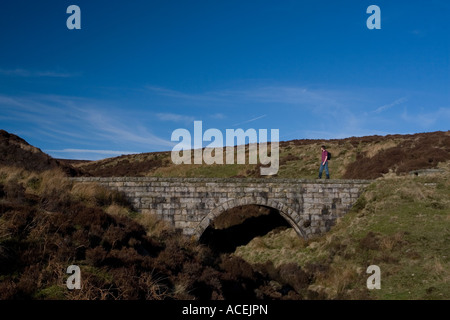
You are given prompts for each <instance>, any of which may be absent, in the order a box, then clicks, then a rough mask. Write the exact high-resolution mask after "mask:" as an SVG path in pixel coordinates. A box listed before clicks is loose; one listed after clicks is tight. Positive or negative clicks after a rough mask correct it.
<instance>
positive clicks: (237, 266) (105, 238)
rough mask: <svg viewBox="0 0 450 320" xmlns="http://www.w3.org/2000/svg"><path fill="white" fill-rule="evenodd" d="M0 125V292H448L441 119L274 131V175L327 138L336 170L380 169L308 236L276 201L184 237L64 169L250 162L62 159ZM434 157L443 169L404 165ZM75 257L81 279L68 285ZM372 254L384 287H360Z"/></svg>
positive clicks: (21, 295)
mask: <svg viewBox="0 0 450 320" xmlns="http://www.w3.org/2000/svg"><path fill="white" fill-rule="evenodd" d="M1 134H2V137H3V140H2V144H1V152H2V153H1V154H2V157H1V162H0V299H109V300H114V299H125V300H127V299H131V300H134V299H183V300H184V299H200V300H214V299H233V298H234V299H235V298H236V297H239V298H243V299H244V298H245V299H288V300H296V299H450V290H449V289H448V288H449V287H450V286H449V282H450V273H449V272H450V271H449V270H450V268H449V267H450V265H449V264H450V261H449V260H450V259H449V255H448V252H450V247H449V246H450V229H449V226H450V223H449V222H450V215H449V212H450V183H449V181H450V179H449V177H450V160H449V159H448V156H449V151H450V150H449V147H450V143H449V138H450V134H449V132H434V133H426V134H425V133H424V134H416V135H410V136H408V135H407V136H404V135H395V136H389V137H378V136H375V137H363V138H349V139H343V140H329V141H323V140H294V141H289V142H283V143H281V155H282V156H281V159H282V161H281V163H282V165H281V169H280V172H279V175H278V176H282V177H303V178H308V177H311V178H313V177H315V175H316V171H317V160H318V159H317V158H318V151H317V150H319V152H320V145H321V144H323V143H325V144H326V145H327V146H329V150H330V151H331V152H332V153H333V162H332V163H331V170H334V171H332V174H333V173H334V175H333V177H334V178H336V177H355V176H353V174H355V175H356V177H361V176H364V175H370V176H372V177H378V178H377V179H376V180H374V182H373V183H372V184H371V185H370V186H369V187H368V188H367V190H366V191H365V192H364V193H363V194H362V195H361V197H360V198H359V199H358V201H357V203H356V204H355V205H354V207H353V209H352V211H351V212H350V213H349V214H347V215H346V216H345V217H344V218H342V219H340V220H338V222H337V224H336V225H335V226H334V227H333V228H332V229H331V231H330V232H329V233H328V234H327V235H325V236H323V237H319V238H313V239H310V240H308V241H305V240H303V239H300V238H299V237H298V236H297V235H296V234H295V232H294V231H293V229H292V228H290V227H289V226H288V225H287V224H286V223H284V224H275V223H273V221H275V220H273V219H272V218H273V217H274V214H275V216H276V217H278V218H279V216H278V215H276V210H268V209H267V208H260V207H255V206H247V207H246V206H244V207H242V208H235V209H233V210H230V211H229V212H227V214H226V215H222V216H220V217H218V218H217V219H216V220H215V221H214V227H215V228H217V229H218V230H219V233H220V231H222V230H226V229H227V228H229V227H233V228H235V229H236V227H240V228H241V229H240V230H242V232H243V233H245V234H251V231H252V230H253V227H254V225H252V222H253V221H259V223H260V222H261V221H263V220H264V219H259V220H257V219H258V218H259V217H261V216H264V217H267V218H270V219H271V220H270V221H272V222H271V223H273V225H271V226H272V229H273V228H275V227H276V228H275V229H273V230H272V231H270V232H268V233H267V234H265V235H260V236H256V237H254V238H253V239H252V240H251V241H250V242H249V243H246V244H241V245H240V246H239V247H237V249H235V248H231V249H230V247H227V246H224V245H223V244H221V243H212V244H211V243H208V242H205V244H199V243H197V242H193V241H191V240H190V239H188V238H186V237H184V236H182V235H180V234H179V233H178V232H177V231H176V230H174V229H172V228H171V227H170V226H168V225H166V224H165V223H164V222H163V221H160V220H157V219H156V218H155V217H154V216H152V215H140V214H138V213H137V212H135V211H134V210H133V208H132V207H131V206H130V204H129V203H128V202H127V201H126V199H125V198H124V196H123V195H122V194H120V193H117V192H112V191H110V190H106V189H104V188H102V187H100V186H99V185H96V184H79V183H75V182H71V181H69V180H68V179H67V176H68V175H77V174H78V175H79V174H84V175H102V174H103V175H108V174H112V173H114V172H118V173H121V174H122V175H162V176H163V175H167V176H195V175H197V174H198V176H210V177H211V176H256V175H257V174H256V172H257V170H256V169H257V166H247V169H243V168H239V166H237V165H233V166H229V167H228V168H227V166H222V167H221V166H194V165H192V166H178V167H174V166H173V165H171V164H170V163H168V162H167V160H168V159H170V158H168V157H169V156H170V155H169V154H168V153H148V154H141V155H130V156H122V157H117V158H111V159H104V160H101V161H96V162H83V161H81V162H80V161H59V160H55V159H52V158H51V157H49V156H48V155H45V154H44V153H42V152H41V151H40V150H39V149H37V148H34V147H32V146H30V145H29V144H28V143H26V142H25V141H24V140H22V139H21V138H19V137H17V136H14V135H10V134H8V133H6V132H1ZM396 150H399V151H396ZM16 158H17V159H16ZM72 165H73V166H74V167H72ZM244 167H246V166H244ZM434 167H439V168H441V169H442V172H441V173H437V174H430V175H426V176H418V177H416V176H411V175H403V174H402V173H405V172H408V171H410V170H415V169H423V168H434ZM356 169H358V170H356ZM115 170H116V171H115ZM246 170H247V171H246ZM100 173H101V174H100ZM274 211H275V212H274ZM266 220H267V219H266ZM264 221H265V220H264ZM267 221H269V220H267ZM277 223H278V222H277ZM245 228H247V229H245ZM246 241H248V240H246ZM71 264H76V265H78V266H80V268H81V272H82V274H83V283H82V286H83V288H82V290H80V291H78V290H74V291H70V290H68V289H67V288H66V286H65V281H66V279H67V277H68V275H67V274H66V273H65V270H66V268H67V266H69V265H71ZM372 264H375V265H378V266H380V268H381V272H382V289H381V290H372V291H369V290H368V289H367V288H366V283H365V281H366V279H367V277H368V276H369V275H368V274H366V273H365V270H366V268H367V266H369V265H372Z"/></svg>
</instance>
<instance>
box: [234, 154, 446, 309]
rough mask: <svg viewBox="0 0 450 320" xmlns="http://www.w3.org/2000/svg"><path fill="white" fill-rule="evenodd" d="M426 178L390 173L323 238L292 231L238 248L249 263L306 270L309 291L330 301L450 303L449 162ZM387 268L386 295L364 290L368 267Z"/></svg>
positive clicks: (383, 288)
mask: <svg viewBox="0 0 450 320" xmlns="http://www.w3.org/2000/svg"><path fill="white" fill-rule="evenodd" d="M444 170H445V172H444V173H441V174H433V175H429V176H423V177H414V176H403V177H398V176H395V175H392V174H390V175H386V176H385V177H383V178H379V179H377V180H376V181H374V182H373V183H372V184H371V185H370V186H369V187H368V188H367V190H366V191H365V192H364V193H363V194H362V196H361V197H360V198H359V200H358V201H357V203H356V204H355V205H354V207H353V209H352V211H351V212H350V213H348V214H347V215H346V216H345V217H344V218H342V219H340V220H338V223H337V224H336V226H334V227H333V228H332V229H331V231H330V232H329V233H327V234H326V235H325V236H324V237H319V238H316V239H311V240H309V241H304V240H302V239H299V238H298V237H297V236H296V234H295V231H294V230H293V229H292V228H288V229H284V230H274V231H272V232H270V233H268V234H267V235H265V236H262V237H256V238H254V239H253V240H252V241H251V242H250V243H248V244H247V245H245V246H241V247H238V248H237V250H236V252H235V255H236V256H239V257H241V258H243V259H244V260H246V261H247V262H249V263H251V264H254V265H255V264H265V263H268V262H270V263H273V264H274V265H275V266H277V265H281V264H287V263H294V264H298V265H301V266H306V268H305V270H306V272H310V273H313V274H314V277H315V280H314V281H313V282H312V283H310V284H309V286H307V289H308V290H311V291H314V292H316V293H317V295H318V296H324V297H327V298H328V299H330V298H331V299H335V298H337V299H359V298H361V297H362V296H361V295H362V294H364V293H367V294H369V296H368V298H369V297H370V298H372V299H387V300H391V299H402V300H404V299H406V300H409V299H445V300H448V299H450V256H449V252H450V179H449V178H450V162H447V164H446V167H445V169H444ZM370 265H377V266H379V267H380V269H381V290H372V291H370V292H369V291H368V290H364V289H365V287H366V280H367V278H368V277H369V274H367V273H366V268H367V267H368V266H370Z"/></svg>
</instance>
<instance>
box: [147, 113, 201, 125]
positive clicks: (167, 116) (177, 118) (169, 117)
mask: <svg viewBox="0 0 450 320" xmlns="http://www.w3.org/2000/svg"><path fill="white" fill-rule="evenodd" d="M156 116H157V117H158V119H159V120H162V121H173V122H184V123H191V122H193V121H194V120H195V117H192V116H186V115H182V114H175V113H157V114H156Z"/></svg>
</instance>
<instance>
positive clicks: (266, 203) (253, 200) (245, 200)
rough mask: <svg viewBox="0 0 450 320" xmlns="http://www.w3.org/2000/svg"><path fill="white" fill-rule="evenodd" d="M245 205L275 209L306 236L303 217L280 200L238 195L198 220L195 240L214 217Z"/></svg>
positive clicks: (300, 234)
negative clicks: (238, 196)
mask: <svg viewBox="0 0 450 320" xmlns="http://www.w3.org/2000/svg"><path fill="white" fill-rule="evenodd" d="M247 205H257V206H263V207H267V208H270V209H275V210H276V211H277V212H278V213H279V214H280V215H281V217H283V218H284V220H286V221H287V223H288V224H289V225H290V226H291V227H292V228H293V229H294V230H295V232H296V233H297V234H298V235H299V236H300V237H302V238H304V239H306V238H307V233H306V231H305V230H304V229H303V225H304V224H303V219H301V217H300V215H299V213H298V212H296V211H294V210H293V209H292V208H290V207H289V206H287V205H285V204H284V203H282V202H279V201H276V200H271V199H266V198H262V197H240V198H234V199H230V200H228V201H226V202H224V203H222V204H221V205H219V206H217V207H216V208H214V209H213V210H211V212H210V213H209V214H208V215H207V216H206V217H204V218H203V219H202V220H201V221H200V223H199V225H198V226H197V228H196V229H195V233H194V235H195V237H196V238H197V240H200V238H201V237H202V235H203V233H204V232H205V230H206V229H207V228H208V227H209V226H211V223H212V222H213V221H214V219H216V218H217V217H218V216H219V215H221V214H222V213H224V212H225V211H227V210H230V209H233V208H236V207H240V206H247Z"/></svg>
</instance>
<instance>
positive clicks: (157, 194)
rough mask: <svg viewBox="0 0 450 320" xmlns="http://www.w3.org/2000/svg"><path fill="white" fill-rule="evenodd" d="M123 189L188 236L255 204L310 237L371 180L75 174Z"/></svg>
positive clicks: (325, 226) (142, 208) (141, 208)
mask: <svg viewBox="0 0 450 320" xmlns="http://www.w3.org/2000/svg"><path fill="white" fill-rule="evenodd" d="M72 180H74V181H78V182H96V183H99V184H101V185H103V186H105V187H108V188H111V189H115V190H118V191H121V192H123V193H124V194H125V195H126V197H127V198H128V200H129V201H130V202H131V203H132V205H133V207H134V208H135V209H136V210H137V211H139V212H141V213H143V214H145V213H153V214H156V215H157V216H158V217H159V218H160V219H163V220H166V221H169V222H170V223H172V224H173V225H174V226H175V228H177V229H181V230H182V231H183V233H184V234H186V235H192V236H194V237H196V238H199V237H200V236H201V234H202V233H203V231H204V230H205V229H206V228H207V227H208V226H209V225H210V222H212V221H213V220H214V218H216V217H217V216H219V215H220V214H222V213H223V212H225V211H226V210H228V209H231V208H234V207H236V206H241V205H249V204H256V205H262V206H268V207H272V208H275V209H278V210H279V212H280V214H281V215H282V216H283V217H284V218H285V219H286V220H287V221H288V222H289V223H290V225H291V226H292V227H293V228H294V229H295V230H296V232H297V233H298V234H299V235H300V236H302V237H304V238H308V237H310V236H311V235H315V234H322V233H324V232H327V231H328V230H329V229H330V227H331V226H332V225H333V224H334V223H335V221H336V219H337V218H338V217H341V216H343V215H344V214H346V213H347V212H348V211H349V209H350V208H351V206H352V205H353V204H354V203H355V201H356V200H357V199H358V197H359V195H360V194H361V192H362V191H363V188H365V187H366V186H367V185H368V184H369V183H370V181H366V180H298V179H277V178H270V179H245V178H243V179H240V178H239V179H237V178H227V179H215V178H157V177H111V178H96V177H94V178H92V177H89V178H87V177H83V178H73V179H72Z"/></svg>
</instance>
